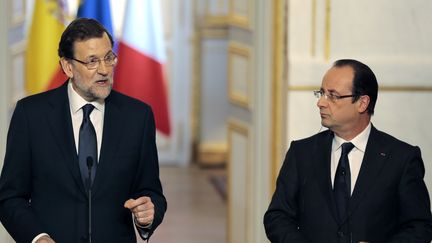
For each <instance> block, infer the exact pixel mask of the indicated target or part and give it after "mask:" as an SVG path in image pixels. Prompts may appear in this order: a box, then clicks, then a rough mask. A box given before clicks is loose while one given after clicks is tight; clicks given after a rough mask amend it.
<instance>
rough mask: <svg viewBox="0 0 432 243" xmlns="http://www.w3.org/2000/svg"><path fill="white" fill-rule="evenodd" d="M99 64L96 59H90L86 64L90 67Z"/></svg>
mask: <svg viewBox="0 0 432 243" xmlns="http://www.w3.org/2000/svg"><path fill="white" fill-rule="evenodd" d="M98 62H99V59H97V58H93V59H90V61H89V62H88V64H90V65H95V64H96V63H98Z"/></svg>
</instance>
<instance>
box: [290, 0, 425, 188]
mask: <svg viewBox="0 0 432 243" xmlns="http://www.w3.org/2000/svg"><path fill="white" fill-rule="evenodd" d="M316 2H317V6H316V9H317V10H316V12H315V13H314V12H313V10H312V9H313V8H312V5H311V3H312V1H300V0H290V1H289V16H288V17H289V20H288V23H289V26H288V30H287V31H288V42H287V43H288V47H289V51H288V53H289V57H288V61H289V66H288V70H289V72H288V74H289V77H288V83H289V86H290V88H291V89H290V90H288V91H287V101H286V107H287V114H288V115H287V116H288V121H287V134H286V140H287V141H288V143H287V144H288V145H289V141H291V140H293V139H299V138H304V137H307V136H310V135H312V134H314V133H316V132H318V131H319V130H320V127H321V126H320V118H319V114H318V110H317V108H316V99H315V98H314V97H313V95H312V92H311V90H308V87H310V88H311V87H313V86H315V87H319V86H320V84H321V79H322V76H323V75H324V73H325V71H326V70H327V69H328V68H329V67H330V66H331V64H332V62H333V61H335V60H337V59H340V58H354V59H358V60H360V61H362V62H364V63H366V64H367V65H369V66H370V67H371V68H372V70H373V71H374V72H375V74H376V76H377V79H378V83H379V86H380V91H379V95H378V101H377V105H376V109H375V115H374V116H373V117H372V122H373V124H374V125H375V126H376V127H377V128H378V129H380V130H383V131H385V132H388V133H390V134H392V135H394V136H396V137H397V138H399V139H402V140H404V141H407V142H409V143H411V144H413V145H419V146H420V148H421V149H422V153H423V159H424V162H425V166H426V179H425V180H426V183H427V185H428V188H429V189H430V190H432V163H431V161H432V150H431V149H430V147H431V145H432V129H430V125H429V124H431V123H432V110H431V108H430V104H431V100H432V80H431V77H432V69H431V68H430V67H431V66H432V45H430V43H431V42H432V29H431V28H430V24H429V23H431V22H432V15H430V13H429V12H430V9H432V2H431V1H429V0H414V1H409V2H407V1H405V0H382V1H375V0H363V1H354V0H351V1H345V0H335V1H329V2H330V6H329V7H330V8H329V9H330V10H329V11H327V8H326V6H325V1H316ZM313 16H315V21H316V22H315V28H316V29H315V30H314V29H313V26H314V25H313V22H312V20H313V19H314V18H313ZM326 16H328V18H329V21H330V22H329V24H328V25H326V24H325V23H326V22H325V20H326ZM326 27H329V28H326ZM313 33H315V39H313V38H312V37H313V35H312V34H313ZM326 33H328V34H329V39H328V40H329V42H328V47H329V49H328V50H329V52H328V56H326ZM312 47H314V48H315V53H314V54H313V52H312ZM395 87H399V89H395Z"/></svg>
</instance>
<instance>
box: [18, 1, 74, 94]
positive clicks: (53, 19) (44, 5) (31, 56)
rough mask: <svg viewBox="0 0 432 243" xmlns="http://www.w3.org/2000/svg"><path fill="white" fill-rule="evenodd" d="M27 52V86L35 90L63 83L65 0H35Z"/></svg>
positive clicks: (28, 88)
mask: <svg viewBox="0 0 432 243" xmlns="http://www.w3.org/2000/svg"><path fill="white" fill-rule="evenodd" d="M34 4H35V5H34V12H33V19H32V23H31V27H30V32H29V36H28V45H27V50H26V56H25V64H26V66H25V71H26V74H25V78H26V84H25V88H26V91H27V93H28V94H35V93H39V92H42V91H46V90H48V89H52V88H55V87H58V86H60V85H61V84H62V83H63V82H64V81H65V80H66V79H67V76H66V75H64V74H63V72H62V70H61V68H60V65H59V58H58V54H57V49H58V44H59V41H60V37H61V34H62V33H63V30H64V29H65V24H64V22H65V21H64V16H65V15H64V9H65V5H64V3H63V1H61V0H58V1H39V0H37V1H35V3H34Z"/></svg>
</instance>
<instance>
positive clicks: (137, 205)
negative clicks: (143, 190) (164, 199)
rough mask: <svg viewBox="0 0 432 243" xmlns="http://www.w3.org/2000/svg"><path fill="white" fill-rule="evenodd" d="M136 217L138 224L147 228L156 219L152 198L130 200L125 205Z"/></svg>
mask: <svg viewBox="0 0 432 243" xmlns="http://www.w3.org/2000/svg"><path fill="white" fill-rule="evenodd" d="M124 207H125V208H128V209H129V210H130V211H131V212H132V213H133V215H134V217H135V220H136V222H137V223H138V224H139V225H140V226H147V225H149V224H151V223H152V222H153V219H154V213H155V212H154V204H153V203H152V201H151V198H150V197H140V198H138V199H129V200H127V201H126V202H125V204H124Z"/></svg>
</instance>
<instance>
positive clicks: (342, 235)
mask: <svg viewBox="0 0 432 243" xmlns="http://www.w3.org/2000/svg"><path fill="white" fill-rule="evenodd" d="M337 235H338V237H339V238H342V237H344V236H345V233H344V232H343V231H338V232H337Z"/></svg>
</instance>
